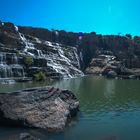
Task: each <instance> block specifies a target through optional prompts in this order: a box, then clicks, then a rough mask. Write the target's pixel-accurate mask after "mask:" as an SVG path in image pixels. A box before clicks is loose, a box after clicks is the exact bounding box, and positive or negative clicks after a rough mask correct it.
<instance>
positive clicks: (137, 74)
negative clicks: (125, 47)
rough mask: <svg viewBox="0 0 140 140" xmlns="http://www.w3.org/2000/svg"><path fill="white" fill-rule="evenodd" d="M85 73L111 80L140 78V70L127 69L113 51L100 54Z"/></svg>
mask: <svg viewBox="0 0 140 140" xmlns="http://www.w3.org/2000/svg"><path fill="white" fill-rule="evenodd" d="M85 72H86V73H87V74H94V75H104V76H107V77H109V78H117V77H120V78H125V79H135V78H140V69H139V68H131V69H130V68H127V67H126V65H125V62H124V61H121V60H119V58H117V56H115V55H114V54H113V52H111V51H102V52H100V53H99V52H98V55H97V54H96V57H95V58H93V59H92V61H91V63H90V66H89V67H88V68H86V71H85Z"/></svg>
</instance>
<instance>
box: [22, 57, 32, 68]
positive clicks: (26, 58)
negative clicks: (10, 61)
mask: <svg viewBox="0 0 140 140" xmlns="http://www.w3.org/2000/svg"><path fill="white" fill-rule="evenodd" d="M24 62H25V64H26V65H28V66H30V65H32V64H33V62H34V60H33V57H32V56H26V57H25V59H24Z"/></svg>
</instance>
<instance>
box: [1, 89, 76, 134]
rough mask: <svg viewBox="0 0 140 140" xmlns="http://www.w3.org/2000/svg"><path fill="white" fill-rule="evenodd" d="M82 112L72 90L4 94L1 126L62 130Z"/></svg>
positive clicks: (38, 90)
mask: <svg viewBox="0 0 140 140" xmlns="http://www.w3.org/2000/svg"><path fill="white" fill-rule="evenodd" d="M78 110H79V102H78V100H77V98H76V97H75V95H74V94H73V93H72V92H71V91H68V90H60V89H57V88H53V87H39V88H31V89H25V90H21V91H17V92H12V93H0V125H3V126H22V127H31V128H41V129H45V130H47V131H61V130H63V129H64V128H65V125H66V123H67V121H68V119H70V118H71V117H73V116H75V115H76V114H77V112H78Z"/></svg>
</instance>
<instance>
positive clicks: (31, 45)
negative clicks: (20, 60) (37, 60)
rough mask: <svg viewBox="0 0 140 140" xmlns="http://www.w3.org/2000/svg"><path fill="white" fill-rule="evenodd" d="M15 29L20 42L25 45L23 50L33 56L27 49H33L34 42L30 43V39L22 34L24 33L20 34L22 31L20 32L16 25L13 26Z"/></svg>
mask: <svg viewBox="0 0 140 140" xmlns="http://www.w3.org/2000/svg"><path fill="white" fill-rule="evenodd" d="M15 30H16V31H17V32H18V34H19V37H20V39H21V40H22V42H23V43H24V45H25V48H24V52H25V53H27V54H29V55H31V56H32V57H35V55H34V54H33V53H31V52H29V51H28V50H34V49H35V47H34V44H33V43H31V42H30V41H28V40H27V39H26V37H25V36H24V34H22V33H20V32H19V31H18V27H17V26H15Z"/></svg>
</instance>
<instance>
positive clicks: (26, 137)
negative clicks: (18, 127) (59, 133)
mask: <svg viewBox="0 0 140 140" xmlns="http://www.w3.org/2000/svg"><path fill="white" fill-rule="evenodd" d="M19 140H40V139H38V138H36V137H34V136H32V135H31V134H29V133H21V134H20V137H19Z"/></svg>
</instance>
